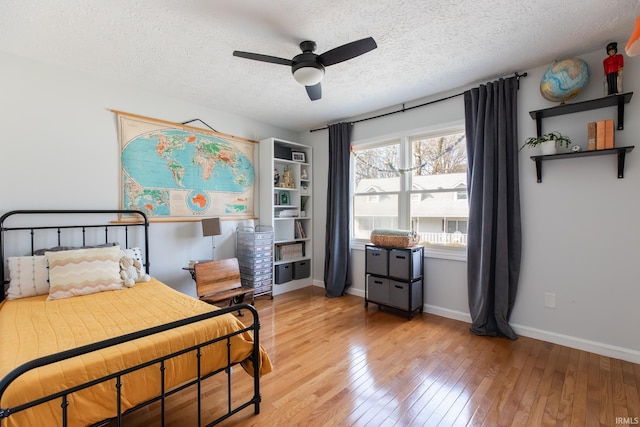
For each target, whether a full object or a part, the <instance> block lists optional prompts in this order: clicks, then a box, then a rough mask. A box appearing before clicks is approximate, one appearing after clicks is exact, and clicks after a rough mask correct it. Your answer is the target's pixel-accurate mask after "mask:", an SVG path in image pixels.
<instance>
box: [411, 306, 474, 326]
mask: <svg viewBox="0 0 640 427" xmlns="http://www.w3.org/2000/svg"><path fill="white" fill-rule="evenodd" d="M423 310H424V312H425V313H430V314H435V315H436V316H441V317H446V318H448V319H455V320H460V321H461V322H465V323H471V316H470V315H469V313H465V312H463V311H457V310H450V309H448V308H442V307H438V306H436V305H429V304H425V305H424V307H423Z"/></svg>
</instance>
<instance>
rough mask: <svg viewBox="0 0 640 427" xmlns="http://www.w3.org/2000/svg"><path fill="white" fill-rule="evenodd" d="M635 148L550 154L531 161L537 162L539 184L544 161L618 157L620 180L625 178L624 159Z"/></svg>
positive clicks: (534, 157) (536, 157) (532, 157)
mask: <svg viewBox="0 0 640 427" xmlns="http://www.w3.org/2000/svg"><path fill="white" fill-rule="evenodd" d="M634 148H635V146H634V145H630V146H627V147H615V148H607V149H605V150H591V151H578V152H577V153H561V154H548V155H545V156H531V160H533V161H534V162H536V175H537V176H538V182H542V162H543V161H544V160H556V159H569V158H577V157H590V156H604V155H607V154H617V155H618V178H624V157H625V154H626V153H628V152H630V151H631V150H633V149H634Z"/></svg>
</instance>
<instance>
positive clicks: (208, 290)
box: [194, 258, 254, 316]
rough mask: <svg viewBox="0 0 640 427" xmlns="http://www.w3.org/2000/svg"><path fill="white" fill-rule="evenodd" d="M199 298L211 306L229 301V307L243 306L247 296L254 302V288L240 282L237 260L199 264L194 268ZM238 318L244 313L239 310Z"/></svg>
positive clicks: (230, 259)
mask: <svg viewBox="0 0 640 427" xmlns="http://www.w3.org/2000/svg"><path fill="white" fill-rule="evenodd" d="M194 271H195V276H196V277H195V278H196V291H197V293H198V298H200V299H201V300H202V301H205V302H208V303H209V304H217V303H219V302H222V301H227V300H228V301H229V306H232V305H234V304H241V303H242V302H243V301H244V297H245V295H251V304H253V302H254V294H253V292H254V288H251V287H248V286H243V285H242V283H241V282H240V267H239V266H238V259H237V258H229V259H222V260H218V261H205V262H199V263H197V264H196V265H195V266H194ZM238 316H242V313H240V311H239V310H238Z"/></svg>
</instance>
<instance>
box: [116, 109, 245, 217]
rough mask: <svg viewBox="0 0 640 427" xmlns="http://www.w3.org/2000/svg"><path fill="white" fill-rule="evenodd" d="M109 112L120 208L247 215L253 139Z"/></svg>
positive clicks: (171, 213)
mask: <svg viewBox="0 0 640 427" xmlns="http://www.w3.org/2000/svg"><path fill="white" fill-rule="evenodd" d="M114 112H115V113H116V116H117V122H118V139H119V143H120V206H121V209H137V210H141V211H143V212H145V213H146V214H147V215H148V216H149V218H150V219H152V220H153V219H162V218H164V219H167V220H171V219H177V218H185V219H186V218H199V217H211V216H218V217H226V218H237V219H246V218H252V217H253V200H254V196H253V191H254V182H255V169H254V159H253V153H254V147H255V143H256V142H255V141H251V140H248V139H243V138H238V137H234V136H232V135H226V134H222V133H218V132H214V131H208V130H205V129H200V128H197V127H193V126H187V125H182V124H179V123H172V122H168V121H164V120H159V119H153V118H149V117H143V116H138V115H134V114H129V113H123V112H120V111H114Z"/></svg>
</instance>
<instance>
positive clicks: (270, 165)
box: [259, 138, 313, 295]
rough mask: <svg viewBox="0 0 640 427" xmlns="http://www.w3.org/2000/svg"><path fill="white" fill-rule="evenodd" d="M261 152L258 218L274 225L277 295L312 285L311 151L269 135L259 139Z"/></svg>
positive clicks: (274, 280)
mask: <svg viewBox="0 0 640 427" xmlns="http://www.w3.org/2000/svg"><path fill="white" fill-rule="evenodd" d="M259 152H260V184H259V188H260V208H259V214H260V218H259V223H260V224H262V225H271V226H272V227H273V231H274V242H273V245H274V247H273V283H274V286H273V294H274V295H277V294H280V293H283V292H288V291H291V290H295V289H299V288H302V287H305V286H309V285H311V284H312V271H313V268H312V262H313V252H312V250H313V244H312V243H313V237H312V231H313V223H312V221H313V218H312V212H313V196H312V194H313V170H312V150H311V147H309V146H308V145H303V144H299V143H296V142H291V141H284V140H281V139H277V138H267V139H264V140H261V141H260V148H259ZM269 178H271V179H269Z"/></svg>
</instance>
